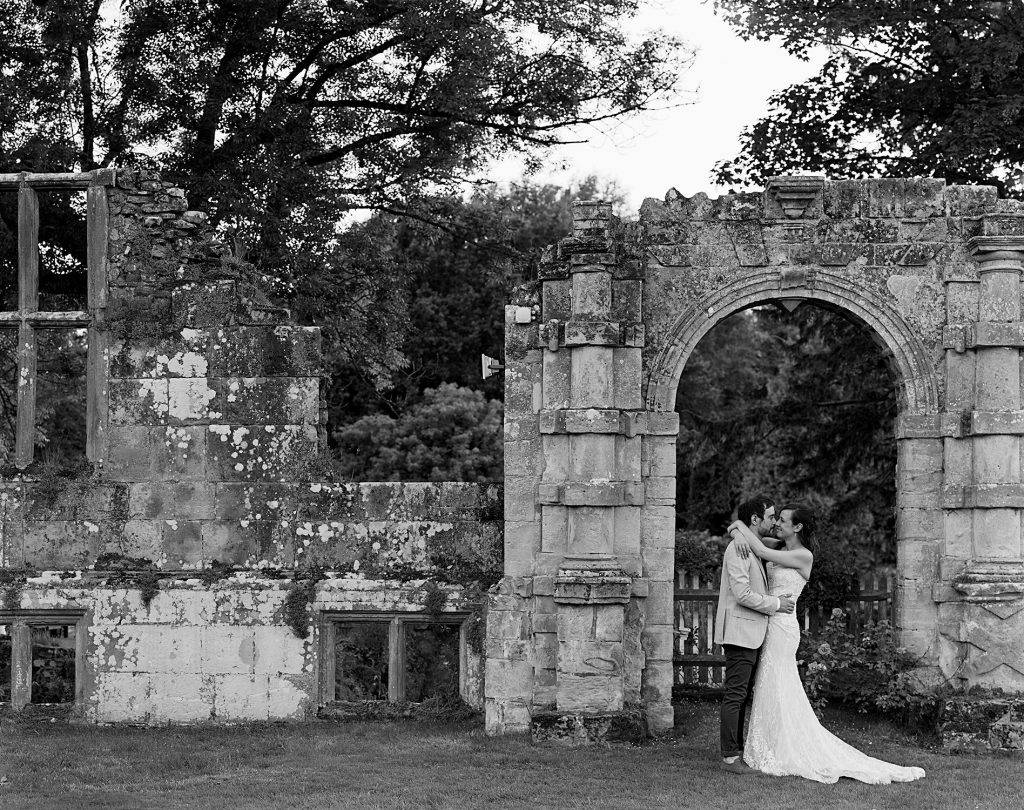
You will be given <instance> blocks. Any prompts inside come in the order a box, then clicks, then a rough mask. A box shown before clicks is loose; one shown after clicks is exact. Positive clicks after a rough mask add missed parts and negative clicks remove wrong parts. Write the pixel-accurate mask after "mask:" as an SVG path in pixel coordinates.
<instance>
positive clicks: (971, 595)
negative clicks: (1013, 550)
mask: <svg viewBox="0 0 1024 810" xmlns="http://www.w3.org/2000/svg"><path fill="white" fill-rule="evenodd" d="M952 584H953V590H955V591H956V592H957V593H959V594H961V599H962V600H963V601H964V602H1013V601H1017V600H1019V599H1021V598H1024V563H1021V562H1009V561H1008V562H983V561H975V562H972V563H971V564H970V565H969V566H968V567H967V570H966V571H964V572H963V573H962V574H960V575H959V576H958V577H956V579H954V580H953V583H952Z"/></svg>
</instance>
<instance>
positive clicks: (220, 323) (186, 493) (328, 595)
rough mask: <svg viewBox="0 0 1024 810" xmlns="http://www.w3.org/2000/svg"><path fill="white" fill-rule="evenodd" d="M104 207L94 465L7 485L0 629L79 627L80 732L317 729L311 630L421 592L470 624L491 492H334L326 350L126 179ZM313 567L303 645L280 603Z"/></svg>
mask: <svg viewBox="0 0 1024 810" xmlns="http://www.w3.org/2000/svg"><path fill="white" fill-rule="evenodd" d="M107 198H108V205H109V228H108V231H107V239H108V244H107V260H106V273H107V286H108V297H107V302H106V307H105V308H104V309H103V310H101V311H100V312H98V313H97V317H98V318H100V319H102V322H103V326H102V327H101V331H100V333H99V336H98V339H99V340H101V341H102V342H103V346H102V349H103V351H102V354H101V357H102V372H101V375H102V383H103V385H102V390H101V395H100V397H99V401H100V406H101V407H100V413H99V415H98V420H97V421H98V425H97V427H96V431H97V434H98V437H97V438H98V440H97V443H96V448H97V450H96V457H94V459H93V461H94V464H93V465H92V471H87V472H84V473H80V474H77V475H75V476H73V477H70V478H56V479H54V478H52V477H51V478H48V479H45V480H43V479H40V478H39V475H38V474H37V473H36V470H37V468H36V467H29V468H28V469H27V470H26V471H25V473H24V474H11V472H12V471H10V470H8V474H7V475H6V476H5V478H4V480H3V481H2V482H0V577H3V583H2V584H3V587H4V592H3V595H4V600H3V603H0V621H10V620H11V619H12V618H16V617H17V616H19V615H24V614H25V612H26V611H27V612H30V613H35V614H39V613H40V612H44V613H45V612H48V613H50V614H53V615H55V616H56V615H62V614H68V613H69V612H70V613H71V614H74V613H75V611H79V612H83V613H84V615H83V617H82V619H81V621H80V624H79V626H80V628H82V630H84V632H82V633H81V638H80V639H79V661H80V667H79V673H78V674H79V677H78V683H77V690H78V693H77V699H76V702H75V705H74V709H73V712H72V716H73V717H74V718H76V719H79V720H84V721H89V722H143V723H161V722H196V721H211V720H216V721H235V720H239V721H240V720H268V719H269V720H280V719H295V718H309V717H313V716H315V714H316V712H317V710H318V707H319V706H320V705H321V704H322V703H324V702H325V701H326V700H327V699H328V698H325V696H324V695H323V694H320V686H319V685H320V683H321V681H323V682H325V683H326V682H327V679H329V676H327V675H325V674H323V673H321V672H320V669H321V666H322V663H323V660H324V658H323V657H322V655H323V652H322V651H321V643H320V631H321V622H320V621H318V620H317V618H318V616H320V615H321V614H322V613H323V612H325V611H338V612H349V611H368V612H377V611H396V612H409V613H420V614H423V612H424V610H425V606H426V605H427V602H428V600H429V594H430V592H431V590H432V589H433V590H440V591H441V592H442V593H443V594H444V597H445V598H444V599H443V602H444V604H443V607H442V608H440V610H441V611H443V612H449V613H450V612H457V611H466V612H471V611H474V610H478V605H477V604H476V603H475V602H473V601H472V600H471V599H470V597H469V596H467V594H466V592H465V589H464V588H463V587H462V586H460V585H457V584H452V583H453V582H464V581H466V580H467V576H469V575H473V574H476V573H480V572H483V573H485V574H486V573H488V572H493V571H495V570H498V571H500V554H501V540H500V537H501V524H500V502H501V488H500V486H497V485H492V486H486V485H476V484H463V483H397V482H388V483H339V482H337V481H332V480H330V479H329V478H327V477H326V476H325V470H326V469H327V467H326V466H325V465H323V464H320V463H319V461H318V459H319V457H320V454H321V453H322V452H323V450H324V447H325V435H326V434H325V428H326V425H325V414H324V407H323V399H322V397H323V384H324V380H323V379H322V378H321V374H322V369H323V360H322V356H321V340H320V332H319V329H317V328H313V327H302V326H297V325H295V324H292V323H289V321H288V318H287V313H286V312H285V311H283V310H279V309H276V308H274V307H273V306H270V305H269V304H268V303H267V301H266V299H264V298H263V297H262V296H261V295H260V294H259V292H258V288H257V286H256V285H255V284H254V283H253V273H254V271H253V270H252V268H249V267H247V266H245V265H244V264H243V263H240V262H237V261H235V260H234V259H233V258H232V257H231V256H230V255H229V254H228V252H227V250H226V249H225V248H224V246H223V245H222V244H221V243H219V242H218V241H217V239H216V238H215V236H214V235H213V234H212V233H211V232H210V230H209V228H208V227H207V225H206V219H205V216H204V215H203V214H202V213H201V212H197V211H189V210H187V205H186V201H185V196H184V194H183V192H181V190H179V189H177V188H174V187H173V186H172V185H171V184H169V183H166V182H162V181H161V180H160V179H159V177H158V176H156V175H155V174H152V173H148V172H145V171H137V170H119V171H118V172H117V175H116V184H115V185H113V186H111V187H110V188H109V189H108V194H107ZM97 561H99V562H100V565H99V566H97ZM151 565H155V567H156V568H157V569H159V570H158V572H157V573H155V574H154V573H152V572H149V571H147V570H141V571H140V570H137V569H140V567H141V568H142V569H148V568H149V567H150V566H151ZM211 565H214V566H215V568H217V567H219V568H220V569H221V572H220V574H214V575H213V576H211V572H212V570H213V569H211ZM317 567H320V568H322V569H324V573H323V575H322V576H323V579H321V580H320V581H319V582H317V584H316V586H315V592H314V593H313V596H312V600H311V601H310V603H309V604H308V607H307V617H308V622H309V633H308V636H307V637H306V638H300V637H299V636H298V635H297V634H296V632H295V631H293V629H292V628H291V627H290V626H289V624H288V617H287V616H286V605H285V600H286V598H287V596H288V593H289V590H290V589H291V588H292V587H293V582H294V580H295V579H296V578H300V577H302V576H304V575H305V574H304V573H303V572H308V571H309V570H310V569H314V568H317ZM112 569H117V570H112ZM296 572H298V573H296ZM467 572H469V573H468V574H467ZM158 577H159V581H158V582H156V579H157V578H158ZM146 578H148V579H149V580H150V581H152V583H153V586H155V587H156V593H155V596H154V595H153V594H152V593H150V594H148V595H147V596H149V597H152V598H151V601H148V604H147V603H146V602H145V601H144V599H143V595H144V593H143V591H144V588H143V586H142V585H141V584H140V583H141V582H142V581H143V580H144V579H146ZM431 583H434V584H431ZM431 609H432V610H437V609H438V608H437V606H436V600H435V603H434V607H432V608H431ZM467 655H468V660H467V661H464V662H463V664H464V668H465V669H466V673H465V678H464V682H463V697H464V698H465V699H466V700H467V701H468V702H469V703H471V704H474V705H479V704H480V703H481V702H482V694H481V691H482V683H481V677H482V676H481V673H480V669H481V666H482V664H481V663H480V658H479V654H478V653H477V652H476V651H475V648H471V649H469V651H468V653H467Z"/></svg>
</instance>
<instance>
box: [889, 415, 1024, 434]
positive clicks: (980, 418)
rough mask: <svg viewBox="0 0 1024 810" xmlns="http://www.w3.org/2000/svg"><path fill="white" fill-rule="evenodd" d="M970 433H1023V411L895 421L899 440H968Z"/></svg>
mask: <svg viewBox="0 0 1024 810" xmlns="http://www.w3.org/2000/svg"><path fill="white" fill-rule="evenodd" d="M970 436H1024V410H1014V411H962V412H957V413H940V414H929V415H925V416H901V417H900V419H899V421H898V422H897V424H896V438H897V439H945V438H948V439H965V438H968V437H970Z"/></svg>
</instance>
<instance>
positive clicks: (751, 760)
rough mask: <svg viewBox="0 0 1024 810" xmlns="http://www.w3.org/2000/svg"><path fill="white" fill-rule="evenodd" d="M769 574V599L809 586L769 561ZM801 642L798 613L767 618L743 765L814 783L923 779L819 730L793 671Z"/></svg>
mask: <svg viewBox="0 0 1024 810" xmlns="http://www.w3.org/2000/svg"><path fill="white" fill-rule="evenodd" d="M767 570H768V588H769V591H770V592H771V593H772V594H773V595H776V596H777V595H779V594H783V593H791V594H793V596H794V597H799V596H800V592H801V591H802V590H803V588H804V585H806V584H807V583H806V581H805V580H804V578H803V576H802V575H801V574H800V572H799V571H797V570H796V569H795V568H785V567H783V566H781V565H774V564H773V563H768V565H767ZM799 643H800V625H799V624H798V622H797V618H796V613H776V614H775V615H773V616H771V617H769V619H768V635H767V636H766V637H765V641H764V645H763V646H762V647H761V659H760V662H759V664H758V667H757V675H756V677H755V681H754V700H753V705H752V707H751V711H750V725H749V727H748V729H747V735H746V744H745V747H744V749H743V759H744V760H745V761H746V763H747V764H748V765H749V766H750V767H751V768H756V769H757V770H759V771H763V772H764V773H767V774H771V775H773V776H802V777H804V778H805V779H813V780H815V781H816V782H828V783H832V782H836V781H838V780H839V778H840V777H843V776H846V777H849V778H850V779H857V780H859V781H861V782H869V783H871V784H886V783H888V782H910V781H912V780H914V779H920V778H922V777H923V776H924V770H923V769H921V768H904V767H902V766H900V765H893V764H892V763H889V762H883V761H882V760H880V759H874V758H872V757H869V756H868V755H867V754H863V753H861V752H860V751H858V750H857V749H856V748H854V747H853V746H852V745H847V744H846V743H845V742H843V741H842V740H840V739H839V738H838V737H836V736H835V735H834V734H831V733H829V732H828V731H826V730H825V729H824V728H823V727H822V725H821V723H819V722H818V718H817V716H816V715H815V714H814V710H813V709H812V708H811V704H810V702H809V701H808V700H807V695H806V694H805V693H804V687H803V683H801V681H800V675H799V673H798V672H797V668H796V649H797V645H799Z"/></svg>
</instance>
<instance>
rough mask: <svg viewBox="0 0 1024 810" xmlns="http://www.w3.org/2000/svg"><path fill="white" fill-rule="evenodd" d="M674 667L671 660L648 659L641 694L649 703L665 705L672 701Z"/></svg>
mask: <svg viewBox="0 0 1024 810" xmlns="http://www.w3.org/2000/svg"><path fill="white" fill-rule="evenodd" d="M673 667H674V665H673V664H672V662H671V661H647V663H646V664H645V665H644V677H643V686H642V687H641V689H640V695H641V697H642V698H643V700H644V702H645V703H646V704H647V705H649V706H651V705H654V706H659V705H661V706H663V705H666V704H670V703H671V701H672V679H673V676H674V671H673Z"/></svg>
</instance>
